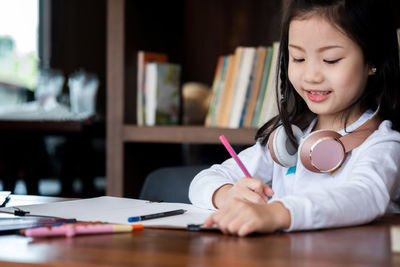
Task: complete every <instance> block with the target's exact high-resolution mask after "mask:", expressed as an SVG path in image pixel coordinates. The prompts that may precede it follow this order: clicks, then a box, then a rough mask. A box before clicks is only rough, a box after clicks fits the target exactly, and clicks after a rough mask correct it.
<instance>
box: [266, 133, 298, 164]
mask: <svg viewBox="0 0 400 267" xmlns="http://www.w3.org/2000/svg"><path fill="white" fill-rule="evenodd" d="M292 130H293V134H294V136H295V137H296V139H297V140H300V138H301V136H302V135H303V132H302V131H301V130H300V128H299V127H297V126H295V125H292ZM268 149H269V151H270V153H271V157H272V159H273V160H274V161H275V162H276V163H278V164H279V165H281V166H283V167H287V168H289V167H292V166H296V163H297V148H295V147H293V145H292V144H291V143H290V141H289V138H288V136H287V135H286V132H285V128H284V127H283V126H282V125H281V126H279V127H278V128H276V129H275V131H274V132H272V133H271V135H270V138H269V140H268Z"/></svg>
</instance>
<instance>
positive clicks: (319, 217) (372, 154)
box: [189, 111, 400, 231]
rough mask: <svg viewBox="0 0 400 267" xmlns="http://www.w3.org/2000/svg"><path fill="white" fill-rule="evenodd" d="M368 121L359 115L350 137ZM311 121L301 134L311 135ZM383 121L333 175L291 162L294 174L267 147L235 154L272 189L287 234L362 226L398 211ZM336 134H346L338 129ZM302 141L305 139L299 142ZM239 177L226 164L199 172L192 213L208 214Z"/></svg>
mask: <svg viewBox="0 0 400 267" xmlns="http://www.w3.org/2000/svg"><path fill="white" fill-rule="evenodd" d="M371 116H372V112H371V111H367V112H365V113H364V114H363V115H362V116H361V117H360V118H359V119H358V120H357V121H356V122H354V123H353V124H352V125H350V126H348V127H347V129H346V130H347V132H350V131H352V130H354V129H356V128H357V127H359V126H360V125H361V124H362V123H364V122H365V121H366V120H367V119H369V118H370V117H371ZM315 121H316V120H314V121H313V122H312V123H311V124H310V126H309V127H308V128H307V129H306V130H305V131H304V134H305V136H307V134H308V133H309V132H310V131H311V129H312V128H313V125H314V124H315ZM391 125H392V124H391V122H390V121H383V122H382V123H381V124H380V126H379V128H378V129H377V130H376V131H375V132H374V133H373V134H371V135H370V136H369V137H368V138H367V140H365V141H364V143H363V144H362V145H361V146H359V147H357V148H355V149H354V150H353V151H351V152H350V153H348V154H347V157H346V160H345V162H344V163H343V164H342V166H341V167H340V168H339V169H338V170H336V171H335V172H334V173H333V174H330V173H315V172H311V171H308V170H307V169H306V168H305V167H304V166H303V165H302V164H301V162H300V159H298V161H297V166H296V171H295V173H288V168H285V167H282V166H280V165H279V164H277V163H275V162H274V161H273V160H272V158H271V155H270V153H269V151H268V148H267V146H262V145H261V144H260V143H258V142H257V143H256V144H255V145H254V146H252V147H249V148H247V149H245V150H243V151H242V152H241V153H239V157H240V159H241V161H242V162H243V164H244V165H245V166H246V168H247V169H248V171H249V172H250V174H251V175H252V176H253V177H257V178H259V179H261V180H262V181H263V182H264V183H272V189H273V190H274V196H273V197H272V199H271V200H270V201H280V202H281V203H282V204H283V205H284V206H285V207H286V208H287V209H288V210H289V212H290V217H291V224H290V227H289V228H288V229H287V230H288V231H293V230H306V229H318V228H327V227H340V226H349V225H357V224H362V223H367V222H370V221H372V220H374V219H375V218H377V217H379V216H381V215H383V214H384V213H385V212H387V211H393V210H398V206H397V205H396V204H395V203H394V202H393V200H394V199H396V198H398V196H399V195H400V194H399V192H400V190H399V185H400V171H399V168H400V133H399V132H397V131H395V130H392V129H391ZM339 133H340V134H342V135H344V134H346V133H345V131H344V129H343V130H341V131H339ZM303 138H305V137H303ZM242 177H244V175H243V172H242V170H241V169H240V168H239V166H238V165H237V163H236V162H235V161H234V160H233V159H232V158H231V159H228V160H226V161H225V162H223V163H222V164H220V165H213V166H212V167H210V168H209V169H206V170H204V171H202V172H200V173H199V174H198V175H196V177H195V178H194V179H193V181H192V183H191V185H190V188H189V198H190V201H191V202H192V203H193V204H194V205H195V206H198V207H203V208H214V206H213V204H212V196H213V194H214V192H215V190H217V189H218V188H219V187H221V186H222V185H224V184H235V183H236V182H237V181H238V180H239V179H240V178H242Z"/></svg>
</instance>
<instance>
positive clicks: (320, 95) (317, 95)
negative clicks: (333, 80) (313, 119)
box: [306, 90, 332, 102]
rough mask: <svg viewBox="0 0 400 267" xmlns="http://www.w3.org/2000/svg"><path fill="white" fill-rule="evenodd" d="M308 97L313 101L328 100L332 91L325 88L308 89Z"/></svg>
mask: <svg viewBox="0 0 400 267" xmlns="http://www.w3.org/2000/svg"><path fill="white" fill-rule="evenodd" d="M306 92H307V97H308V99H310V100H311V101H312V102H322V101H324V100H326V99H327V98H328V97H329V96H330V94H331V92H332V91H323V90H306Z"/></svg>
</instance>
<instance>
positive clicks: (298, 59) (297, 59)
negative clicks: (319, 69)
mask: <svg viewBox="0 0 400 267" xmlns="http://www.w3.org/2000/svg"><path fill="white" fill-rule="evenodd" d="M303 61H304V58H293V62H303Z"/></svg>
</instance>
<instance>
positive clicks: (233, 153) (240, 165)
mask: <svg viewBox="0 0 400 267" xmlns="http://www.w3.org/2000/svg"><path fill="white" fill-rule="evenodd" d="M219 140H221V142H222V144H223V145H224V146H225V148H226V150H228V152H229V154H231V156H232V158H234V159H235V161H236V162H237V164H238V165H239V167H240V168H241V169H242V171H243V172H244V175H246V177H249V178H251V175H250V173H249V172H248V171H247V169H246V167H245V166H244V165H243V163H242V162H241V161H240V159H239V157H238V156H237V154H236V152H235V151H234V150H233V148H232V146H231V145H230V144H229V142H228V140H227V139H226V138H225V136H224V135H221V136H220V137H219Z"/></svg>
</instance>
